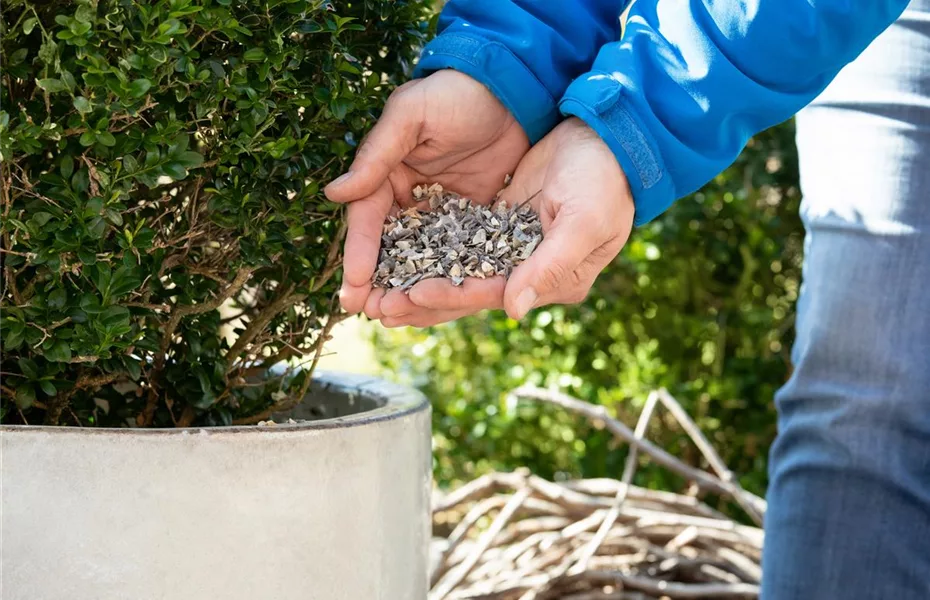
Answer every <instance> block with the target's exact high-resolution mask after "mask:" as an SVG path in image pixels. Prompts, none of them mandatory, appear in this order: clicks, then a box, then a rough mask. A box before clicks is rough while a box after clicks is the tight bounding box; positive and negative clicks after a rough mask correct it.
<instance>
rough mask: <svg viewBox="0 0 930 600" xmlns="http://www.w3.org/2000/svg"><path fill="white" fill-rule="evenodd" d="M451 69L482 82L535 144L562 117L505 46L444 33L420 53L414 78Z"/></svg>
mask: <svg viewBox="0 0 930 600" xmlns="http://www.w3.org/2000/svg"><path fill="white" fill-rule="evenodd" d="M440 69H454V70H456V71H459V72H461V73H464V74H466V75H468V76H469V77H471V78H473V79H475V80H477V81H479V82H481V83H482V84H484V85H485V86H487V88H488V89H489V90H491V93H492V94H494V95H495V96H496V97H497V99H498V100H500V101H501V103H502V104H503V105H504V106H506V107H507V110H509V111H510V113H511V114H512V115H513V116H514V119H516V120H517V122H518V123H519V124H520V126H521V127H523V131H524V132H525V133H526V135H527V137H529V138H530V143H532V144H535V143H536V142H538V141H539V140H541V139H542V138H543V136H545V135H546V134H547V133H549V131H551V130H552V128H553V127H555V126H556V125H557V124H558V122H559V120H560V119H561V116H560V115H559V109H558V106H557V105H556V102H555V99H554V98H553V97H552V95H551V94H550V93H549V90H547V89H546V87H545V86H544V85H543V84H542V83H540V81H539V80H538V79H537V78H536V76H535V75H534V74H533V72H532V71H530V69H529V68H528V67H527V66H526V65H525V64H523V62H522V61H521V60H520V59H519V58H517V57H516V55H514V54H513V52H511V51H510V50H509V49H508V48H507V47H506V46H504V45H503V44H501V43H498V42H492V41H491V40H487V39H484V38H482V37H480V36H477V35H472V34H461V33H444V34H442V35H440V36H439V37H437V38H435V39H434V40H433V41H431V42H430V43H429V44H427V45H426V47H425V48H424V49H423V52H422V54H421V55H420V62H419V64H418V65H417V67H416V70H415V71H414V77H425V76H427V75H429V74H430V73H433V72H435V71H439V70H440Z"/></svg>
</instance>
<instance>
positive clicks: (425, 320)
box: [381, 310, 474, 329]
mask: <svg viewBox="0 0 930 600" xmlns="http://www.w3.org/2000/svg"><path fill="white" fill-rule="evenodd" d="M472 314H474V313H473V312H471V311H467V310H439V311H430V312H427V313H423V314H418V315H403V316H400V317H384V318H383V319H381V325H382V326H384V327H387V328H390V329H393V328H395V327H433V326H436V325H441V324H442V323H449V322H451V321H455V320H457V319H461V318H463V317H467V316H470V315H472Z"/></svg>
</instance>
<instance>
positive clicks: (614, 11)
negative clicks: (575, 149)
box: [415, 0, 627, 143]
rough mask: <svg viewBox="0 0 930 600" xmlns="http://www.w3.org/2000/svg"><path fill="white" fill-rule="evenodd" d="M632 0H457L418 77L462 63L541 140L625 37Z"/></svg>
mask: <svg viewBox="0 0 930 600" xmlns="http://www.w3.org/2000/svg"><path fill="white" fill-rule="evenodd" d="M626 2H627V0H574V1H572V2H568V1H567V0H450V1H449V2H448V3H447V4H446V6H445V8H443V11H442V14H441V15H440V17H439V31H440V34H439V35H438V36H437V37H436V39H434V40H433V41H431V42H430V43H429V44H427V46H426V47H425V48H424V50H423V53H422V54H421V57H420V62H419V64H418V65H417V69H416V72H415V76H417V77H423V76H425V75H428V74H429V73H431V72H434V71H437V70H439V69H447V68H451V69H455V70H457V71H460V72H463V73H465V74H466V75H469V76H471V77H473V78H475V79H477V80H478V81H480V82H481V83H483V84H485V85H486V86H487V87H488V88H489V89H490V90H491V92H492V93H494V95H495V96H497V98H498V99H500V101H501V102H502V103H503V104H504V105H505V106H506V107H507V108H508V109H509V110H510V112H511V113H512V114H513V115H514V118H516V120H517V122H519V123H520V125H521V126H522V127H523V130H524V131H525V132H526V134H527V136H529V138H530V141H531V142H533V143H535V142H537V141H538V140H539V139H540V138H542V137H543V136H544V135H545V134H546V133H548V132H549V130H550V129H552V128H553V127H555V125H556V124H557V123H558V122H559V120H560V119H561V115H560V114H559V108H558V100H559V99H560V98H561V97H562V94H564V93H565V89H566V88H567V87H568V85H569V84H570V83H571V81H572V80H573V79H575V78H576V77H578V76H579V75H580V74H582V73H584V72H585V71H587V70H588V69H590V68H591V63H593V62H594V58H595V56H597V53H598V50H599V49H600V47H601V46H603V45H604V44H605V43H607V42H608V41H610V40H617V39H619V37H620V13H621V12H622V10H623V7H624V5H625V4H626Z"/></svg>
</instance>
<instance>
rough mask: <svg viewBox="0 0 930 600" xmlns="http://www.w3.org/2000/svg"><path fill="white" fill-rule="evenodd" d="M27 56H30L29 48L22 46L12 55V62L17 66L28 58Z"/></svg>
mask: <svg viewBox="0 0 930 600" xmlns="http://www.w3.org/2000/svg"><path fill="white" fill-rule="evenodd" d="M27 56H29V48H20V49H19V50H17V51H16V52H14V53H13V54H11V55H10V64H11V65H13V66H16V65H18V64H20V63H22V62H23V61H24V60H26V57H27Z"/></svg>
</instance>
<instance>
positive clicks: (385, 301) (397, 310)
mask: <svg viewBox="0 0 930 600" xmlns="http://www.w3.org/2000/svg"><path fill="white" fill-rule="evenodd" d="M418 308H419V307H418V306H417V305H416V304H414V303H413V302H411V301H410V298H408V297H407V294H405V293H404V291H403V290H388V292H387V293H386V294H384V298H382V299H381V314H382V315H384V316H386V317H398V316H400V315H406V314H410V313H412V312H414V311H416V310H417V309H418Z"/></svg>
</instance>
